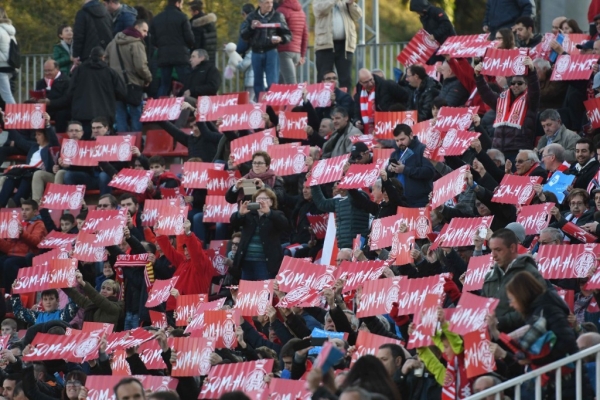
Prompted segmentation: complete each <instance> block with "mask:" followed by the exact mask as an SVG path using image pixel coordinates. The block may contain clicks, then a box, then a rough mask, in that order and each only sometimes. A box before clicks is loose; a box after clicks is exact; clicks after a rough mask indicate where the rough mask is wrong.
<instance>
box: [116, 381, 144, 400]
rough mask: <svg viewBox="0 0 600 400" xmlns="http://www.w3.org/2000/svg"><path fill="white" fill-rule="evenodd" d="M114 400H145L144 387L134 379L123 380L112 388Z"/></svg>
mask: <svg viewBox="0 0 600 400" xmlns="http://www.w3.org/2000/svg"><path fill="white" fill-rule="evenodd" d="M113 392H114V394H115V398H116V400H130V399H136V400H137V399H145V397H146V394H145V392H144V386H143V385H142V382H140V381H138V380H137V379H136V378H123V379H121V381H120V382H119V383H117V384H116V386H115V387H114V388H113Z"/></svg>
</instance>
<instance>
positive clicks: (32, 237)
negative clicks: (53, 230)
mask: <svg viewBox="0 0 600 400" xmlns="http://www.w3.org/2000/svg"><path fill="white" fill-rule="evenodd" d="M21 225H23V233H21V235H20V236H19V238H18V239H0V251H1V252H2V253H4V254H6V255H8V256H16V257H25V256H26V255H27V254H28V253H32V254H38V253H39V252H40V251H39V249H38V247H37V246H38V244H39V243H40V242H41V241H42V239H44V237H46V234H47V233H48V232H47V231H46V227H45V226H44V222H43V221H42V217H40V216H39V215H36V216H35V217H33V218H32V219H30V220H29V221H26V222H21Z"/></svg>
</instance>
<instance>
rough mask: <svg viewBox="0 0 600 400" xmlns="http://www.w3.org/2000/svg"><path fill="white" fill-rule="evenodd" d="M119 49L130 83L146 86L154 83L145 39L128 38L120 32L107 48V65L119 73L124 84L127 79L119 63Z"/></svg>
mask: <svg viewBox="0 0 600 400" xmlns="http://www.w3.org/2000/svg"><path fill="white" fill-rule="evenodd" d="M117 49H118V51H119V52H120V53H121V58H122V59H123V67H125V71H127V79H128V80H129V83H133V84H135V85H138V86H145V85H146V84H148V83H150V82H152V72H150V68H148V60H147V59H146V45H145V43H144V39H142V38H136V37H133V36H128V35H126V34H125V33H123V32H119V33H117V36H115V38H114V39H113V40H112V41H111V42H110V43H109V44H108V47H106V60H105V61H106V63H107V64H108V65H109V66H110V67H111V68H112V69H114V70H115V71H117V72H118V74H119V76H120V77H121V79H123V82H124V81H125V77H124V75H123V69H122V68H121V63H120V62H119V55H118V54H117Z"/></svg>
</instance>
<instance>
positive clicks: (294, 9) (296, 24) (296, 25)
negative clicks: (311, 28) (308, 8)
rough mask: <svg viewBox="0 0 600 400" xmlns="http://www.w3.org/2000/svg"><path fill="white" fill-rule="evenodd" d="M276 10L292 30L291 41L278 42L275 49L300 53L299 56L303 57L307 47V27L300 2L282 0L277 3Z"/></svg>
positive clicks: (296, 0)
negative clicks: (285, 42)
mask: <svg viewBox="0 0 600 400" xmlns="http://www.w3.org/2000/svg"><path fill="white" fill-rule="evenodd" d="M277 11H278V12H280V13H281V14H283V16H284V17H285V21H286V22H287V24H288V27H289V28H290V31H291V32H292V41H291V42H289V43H287V44H280V45H279V46H278V47H277V51H278V52H280V53H281V52H284V51H290V52H292V53H300V57H304V56H305V55H306V48H307V47H308V27H307V26H306V15H305V14H304V11H303V10H302V6H301V5H300V2H298V0H283V1H282V2H280V3H279V7H277Z"/></svg>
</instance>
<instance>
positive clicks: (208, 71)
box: [182, 60, 221, 98]
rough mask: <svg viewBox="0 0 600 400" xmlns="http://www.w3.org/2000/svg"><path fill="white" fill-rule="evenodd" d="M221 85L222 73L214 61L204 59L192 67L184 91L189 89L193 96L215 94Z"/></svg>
mask: <svg viewBox="0 0 600 400" xmlns="http://www.w3.org/2000/svg"><path fill="white" fill-rule="evenodd" d="M219 87H221V73H220V72H219V70H218V69H217V66H216V65H215V64H214V62H212V61H206V60H204V61H202V62H201V63H200V64H198V65H196V68H194V69H192V72H191V73H190V75H189V76H188V78H187V81H186V83H185V85H184V86H183V89H182V90H183V91H186V90H189V91H190V96H191V97H194V98H196V97H198V96H214V95H216V94H217V92H218V91H219Z"/></svg>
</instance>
